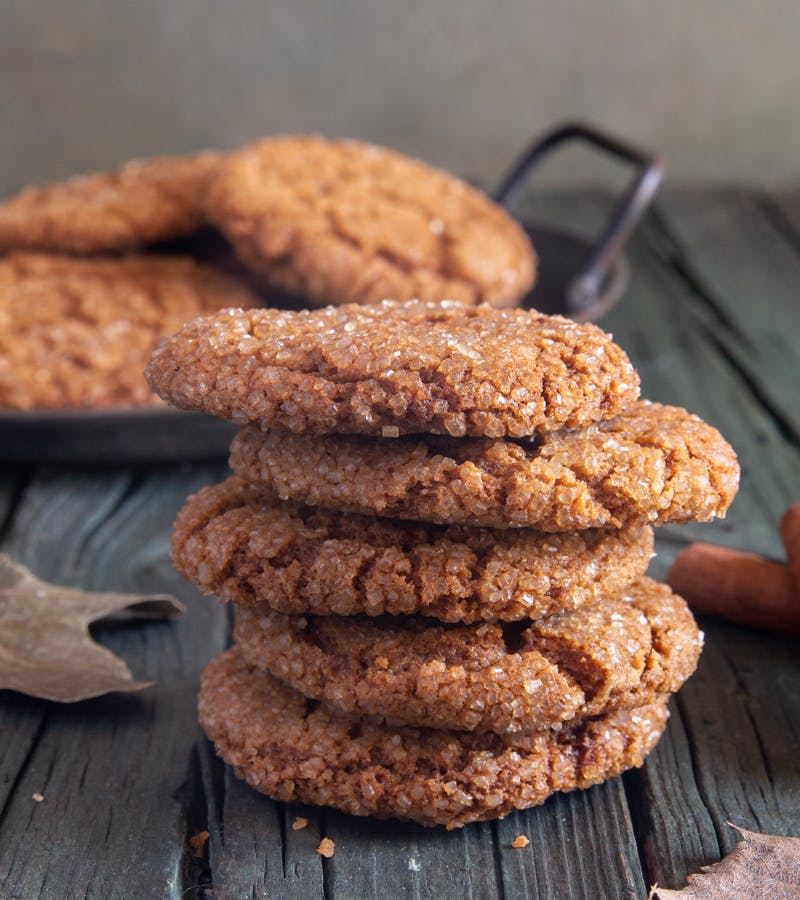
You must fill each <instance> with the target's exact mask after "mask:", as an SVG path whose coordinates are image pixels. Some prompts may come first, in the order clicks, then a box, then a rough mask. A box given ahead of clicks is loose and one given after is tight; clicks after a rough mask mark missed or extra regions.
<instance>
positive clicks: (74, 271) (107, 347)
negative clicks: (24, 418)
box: [0, 253, 258, 409]
mask: <svg viewBox="0 0 800 900" xmlns="http://www.w3.org/2000/svg"><path fill="white" fill-rule="evenodd" d="M257 302H258V300H257V298H256V297H255V296H254V295H252V294H250V292H249V291H247V290H245V289H244V288H243V287H242V286H241V285H240V284H238V282H236V281H234V280H233V279H231V278H228V277H227V276H225V275H222V274H220V273H219V272H217V271H216V270H214V269H211V268H208V267H206V266H202V265H199V264H198V263H195V262H193V261H192V260H189V259H183V258H177V257H160V256H154V255H153V256H131V257H121V258H106V259H103V258H91V259H88V258H74V257H68V256H51V255H47V254H26V253H19V254H12V255H11V256H9V257H6V258H5V259H0V406H3V407H7V408H13V409H60V408H75V407H119V406H148V405H151V404H158V403H160V402H161V401H160V400H159V398H158V397H156V396H155V395H154V394H152V393H151V391H150V389H149V388H148V386H147V382H146V381H145V379H144V376H143V374H142V373H143V370H144V366H145V364H146V363H147V360H148V358H149V357H150V354H151V353H152V351H153V348H154V347H155V345H156V344H157V343H158V341H159V340H160V339H161V338H162V337H164V336H165V335H167V334H170V333H171V332H174V331H175V330H176V329H177V328H179V327H180V326H181V324H182V323H183V322H185V321H186V320H187V319H190V318H193V317H194V316H197V315H198V314H200V313H203V312H209V311H211V310H216V309H219V308H220V307H223V306H226V305H228V304H235V305H237V306H246V305H255V304H256V303H257Z"/></svg>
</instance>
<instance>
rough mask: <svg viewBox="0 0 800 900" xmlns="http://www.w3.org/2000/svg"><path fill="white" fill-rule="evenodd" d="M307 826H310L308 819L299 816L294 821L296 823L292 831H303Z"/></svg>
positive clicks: (293, 824)
mask: <svg viewBox="0 0 800 900" xmlns="http://www.w3.org/2000/svg"><path fill="white" fill-rule="evenodd" d="M307 826H308V819H304V818H303V817H302V816H298V817H297V818H296V819H295V820H294V822H292V831H302V830H303V829H304V828H306V827H307Z"/></svg>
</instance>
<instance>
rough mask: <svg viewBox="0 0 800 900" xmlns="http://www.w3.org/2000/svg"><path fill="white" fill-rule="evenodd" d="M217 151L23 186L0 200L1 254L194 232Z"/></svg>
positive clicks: (124, 243) (96, 248)
mask: <svg viewBox="0 0 800 900" xmlns="http://www.w3.org/2000/svg"><path fill="white" fill-rule="evenodd" d="M221 159H222V157H221V156H220V155H219V154H217V153H210V152H206V153H198V154H196V155H194V156H175V157H167V156H163V157H156V158H154V159H144V160H134V161H132V162H129V163H126V164H125V165H124V166H122V167H121V168H120V169H118V170H116V171H114V172H102V173H97V174H92V175H80V176H78V177H75V178H70V179H69V180H67V181H59V182H53V183H52V184H45V185H39V186H34V187H28V188H26V189H25V190H23V191H21V192H20V193H19V194H16V195H15V196H13V197H9V198H8V199H6V200H2V201H0V251H9V250H52V251H61V252H69V253H102V252H106V251H112V250H124V249H126V248H129V247H133V246H135V245H137V244H147V243H153V242H155V241H162V240H167V239H168V238H176V237H182V236H184V235H188V234H191V233H192V232H194V231H197V230H198V229H200V228H202V227H203V226H204V225H205V224H206V221H207V219H206V215H205V212H204V211H203V201H204V197H205V193H206V191H207V190H208V186H209V184H210V181H211V179H212V177H213V176H214V175H215V174H216V172H217V169H218V167H219V164H220V161H221Z"/></svg>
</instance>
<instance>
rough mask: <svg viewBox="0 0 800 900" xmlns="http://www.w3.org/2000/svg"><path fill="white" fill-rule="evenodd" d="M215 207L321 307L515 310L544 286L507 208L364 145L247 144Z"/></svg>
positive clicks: (245, 245)
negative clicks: (416, 304) (451, 305)
mask: <svg viewBox="0 0 800 900" xmlns="http://www.w3.org/2000/svg"><path fill="white" fill-rule="evenodd" d="M207 206H208V212H209V215H210V217H211V218H212V219H213V221H214V222H215V223H216V224H217V225H218V226H219V228H220V229H221V230H222V231H223V232H224V233H225V235H226V236H227V237H228V239H229V240H230V241H231V243H232V244H233V245H234V247H236V249H237V252H238V253H239V255H240V256H241V257H242V259H243V260H245V262H247V263H248V264H249V265H251V266H252V267H253V268H254V269H256V270H258V271H261V272H263V273H264V274H265V275H267V276H268V277H269V279H270V280H271V281H272V282H273V283H274V284H276V285H278V286H279V287H281V288H283V289H285V290H288V291H292V292H294V293H296V294H299V295H302V296H303V297H304V298H306V299H307V300H308V301H309V302H310V303H312V304H313V305H317V306H324V305H326V304H328V303H342V302H355V303H375V302H378V301H380V300H383V299H386V298H392V299H395V300H407V299H411V298H412V297H418V298H420V299H423V300H438V299H440V298H445V297H446V298H448V299H451V300H461V301H463V302H465V303H468V304H476V303H481V302H485V303H490V304H492V305H494V306H509V305H511V304H513V303H515V302H516V301H517V300H519V299H520V298H521V297H522V296H523V295H524V294H525V293H526V292H527V291H528V290H529V289H530V287H531V285H532V283H533V279H534V273H535V257H534V254H533V251H532V249H531V246H530V242H529V241H528V238H527V236H526V234H525V232H524V231H523V230H522V228H520V226H519V225H518V224H517V223H516V222H515V221H514V220H513V219H512V218H511V217H510V216H509V215H508V213H506V211H505V210H504V209H502V208H501V207H500V206H498V205H497V204H495V203H493V202H492V201H491V200H490V199H489V198H488V197H486V196H485V195H484V194H482V193H481V192H480V191H477V190H476V189H475V188H472V187H470V186H469V185H467V184H466V183H464V182H463V181H461V180H459V179H458V178H455V177H454V176H452V175H449V174H448V173H446V172H442V171H440V170H438V169H433V168H431V167H430V166H427V165H425V164H424V163H421V162H419V161H417V160H414V159H410V158H409V157H406V156H403V155H401V154H399V153H395V152H393V151H391V150H387V149H385V148H383V147H377V146H374V145H371V144H364V143H360V142H358V141H348V140H338V141H335V140H326V139H325V138H321V137H315V136H294V137H275V138H267V139H265V140H262V141H259V142H257V143H254V144H251V145H249V146H246V147H243V148H242V149H240V150H238V151H237V152H235V153H233V154H231V155H230V156H229V157H228V159H227V160H226V162H225V164H224V165H223V166H222V167H221V170H220V173H219V175H218V177H217V178H216V179H215V180H214V183H213V184H212V186H211V189H210V191H209V194H208V203H207Z"/></svg>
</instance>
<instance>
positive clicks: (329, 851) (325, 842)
mask: <svg viewBox="0 0 800 900" xmlns="http://www.w3.org/2000/svg"><path fill="white" fill-rule="evenodd" d="M335 848H336V845H335V844H334V843H333V841H332V840H331V839H330V838H323V839H322V840H321V841H320V842H319V847H317V853H319V855H320V856H324V857H325V859H330V858H331V857H332V856H333V851H334V850H335Z"/></svg>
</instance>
